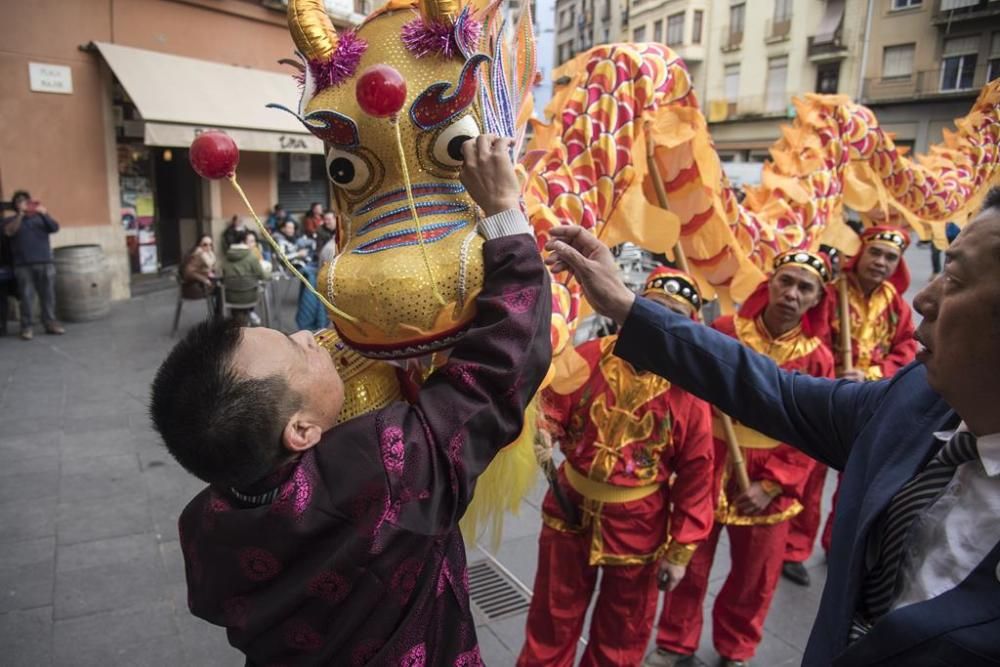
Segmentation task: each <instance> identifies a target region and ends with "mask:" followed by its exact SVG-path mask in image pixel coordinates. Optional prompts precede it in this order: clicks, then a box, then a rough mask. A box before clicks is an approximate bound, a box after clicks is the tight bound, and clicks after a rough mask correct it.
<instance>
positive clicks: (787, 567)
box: [781, 560, 809, 586]
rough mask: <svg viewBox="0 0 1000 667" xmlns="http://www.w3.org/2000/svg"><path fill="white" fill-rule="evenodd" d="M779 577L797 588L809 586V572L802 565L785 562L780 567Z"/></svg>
mask: <svg viewBox="0 0 1000 667" xmlns="http://www.w3.org/2000/svg"><path fill="white" fill-rule="evenodd" d="M781 576H783V577H784V578H785V579H788V580H789V581H791V582H792V583H793V584H798V585H799V586H808V585H809V570H807V569H806V566H805V565H803V564H802V563H796V562H793V561H790V560H786V561H785V564H784V565H782V566H781Z"/></svg>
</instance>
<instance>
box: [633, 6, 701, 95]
mask: <svg viewBox="0 0 1000 667" xmlns="http://www.w3.org/2000/svg"><path fill="white" fill-rule="evenodd" d="M711 20H712V2H711V0H636V1H635V2H633V3H632V8H631V10H630V12H629V22H628V29H629V32H628V33H627V34H626V37H625V39H626V40H628V41H633V42H657V43H660V44H666V45H667V46H669V47H670V48H671V49H673V50H674V51H676V52H677V54H678V55H679V56H680V57H681V58H682V59H683V60H684V63H685V65H687V68H688V72H690V74H691V81H692V83H693V84H694V88H695V92H697V93H698V95H699V99H700V100H702V103H703V104H704V91H705V86H706V74H707V67H706V64H705V56H706V54H707V53H708V48H707V47H708V41H709V40H708V36H709V26H710V25H712V24H711Z"/></svg>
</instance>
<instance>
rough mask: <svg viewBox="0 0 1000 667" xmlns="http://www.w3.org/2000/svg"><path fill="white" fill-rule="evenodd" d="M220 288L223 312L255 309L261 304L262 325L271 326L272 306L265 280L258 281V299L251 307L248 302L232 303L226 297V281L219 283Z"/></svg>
mask: <svg viewBox="0 0 1000 667" xmlns="http://www.w3.org/2000/svg"><path fill="white" fill-rule="evenodd" d="M219 290H220V292H219V298H220V300H221V303H222V312H224V313H227V312H228V313H232V311H234V310H239V311H253V310H255V309H256V308H257V307H258V306H260V310H261V313H260V323H261V325H262V326H265V327H270V326H271V306H270V304H269V303H268V301H269V299H268V293H267V284H266V283H265V282H264V281H257V300H256V301H255V302H254V303H253V305H252V306H250V307H248V304H245V303H230V302H229V301H228V300H227V299H226V286H225V284H224V283H220V284H219Z"/></svg>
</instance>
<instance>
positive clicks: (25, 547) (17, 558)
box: [0, 537, 56, 568]
mask: <svg viewBox="0 0 1000 667" xmlns="http://www.w3.org/2000/svg"><path fill="white" fill-rule="evenodd" d="M55 559H56V538H55V537H41V538H37V539H31V540H21V541H19V542H3V543H0V568H12V567H25V566H28V565H34V564H36V563H48V564H49V565H52V564H53V563H55Z"/></svg>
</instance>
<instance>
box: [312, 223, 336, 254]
mask: <svg viewBox="0 0 1000 667" xmlns="http://www.w3.org/2000/svg"><path fill="white" fill-rule="evenodd" d="M331 241H332V242H333V247H332V248H331V249H330V250H327V251H326V252H327V254H330V255H331V258H332V256H333V255H336V254H337V214H336V213H334V212H333V211H327V212H326V213H324V214H323V224H322V225H320V228H319V230H317V232H316V247H317V248H319V251H320V254H322V253H323V251H324V249H325V248H326V247H327V244H329V243H330V242H331ZM326 261H330V260H326ZM321 263H322V262H321Z"/></svg>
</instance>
